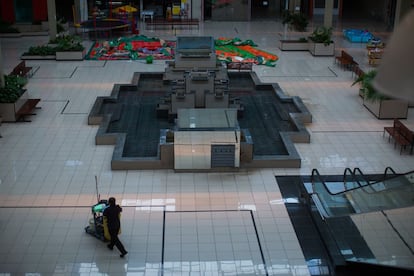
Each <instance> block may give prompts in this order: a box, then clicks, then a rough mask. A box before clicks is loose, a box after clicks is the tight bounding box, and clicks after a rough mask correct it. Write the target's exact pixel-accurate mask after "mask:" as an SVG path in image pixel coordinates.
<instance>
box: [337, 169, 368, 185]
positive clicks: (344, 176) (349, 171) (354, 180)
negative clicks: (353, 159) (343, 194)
mask: <svg viewBox="0 0 414 276" xmlns="http://www.w3.org/2000/svg"><path fill="white" fill-rule="evenodd" d="M347 172H348V173H349V175H350V176H351V177H352V181H353V182H356V183H357V184H358V187H354V188H362V187H365V186H367V185H368V184H369V181H368V180H366V179H365V175H364V174H363V173H362V171H361V170H360V169H359V168H358V167H355V168H354V169H353V170H351V169H350V168H345V170H344V174H343V182H344V191H349V190H351V189H353V188H349V189H348V188H347V185H346V184H347V177H346V176H347ZM356 173H358V174H359V175H361V176H362V178H363V179H364V181H365V183H363V184H361V182H360V180H359V179H358V178H357V177H356Z"/></svg>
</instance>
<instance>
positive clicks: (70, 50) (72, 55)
mask: <svg viewBox="0 0 414 276" xmlns="http://www.w3.org/2000/svg"><path fill="white" fill-rule="evenodd" d="M50 43H56V44H57V46H56V47H55V50H56V60H83V57H84V54H85V53H84V50H85V47H84V46H83V45H82V40H81V38H80V37H79V36H74V35H62V36H58V37H56V39H55V40H54V41H50Z"/></svg>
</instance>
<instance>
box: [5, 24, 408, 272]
mask: <svg viewBox="0 0 414 276" xmlns="http://www.w3.org/2000/svg"><path fill="white" fill-rule="evenodd" d="M345 24H349V26H348V27H353V25H352V23H344V22H340V23H338V25H337V26H336V30H335V31H336V32H335V34H336V36H335V41H336V43H337V46H336V47H337V49H341V48H346V49H348V50H349V52H350V53H351V54H352V55H353V56H354V57H355V58H356V59H357V61H358V62H359V63H360V65H361V66H362V68H363V69H365V70H367V69H369V67H368V61H367V58H366V51H365V49H364V45H362V44H351V43H349V42H347V41H344V40H343V38H342V36H341V30H342V28H345V27H347V26H346V25H345ZM358 26H359V23H358V24H357V27H358ZM383 30H384V29H381V28H379V27H378V25H375V31H377V32H378V34H379V35H381V36H383V38H384V39H386V38H387V37H388V35H389V34H388V33H386V32H384V31H383ZM141 33H143V34H146V35H148V36H158V37H160V38H164V39H171V38H173V37H174V35H188V34H192V35H212V36H214V37H219V36H223V37H239V38H241V39H252V40H253V41H255V42H256V43H257V44H258V45H259V47H260V48H261V49H263V50H266V51H269V52H272V53H275V54H277V55H278V56H279V58H280V60H279V61H278V62H277V65H276V67H265V66H255V67H254V70H255V71H256V72H257V74H258V75H259V77H260V78H261V79H262V81H265V82H277V83H279V85H280V86H281V87H282V89H283V90H284V91H285V93H286V94H289V95H297V96H300V97H301V98H302V99H303V101H304V103H305V104H306V106H307V107H308V109H309V110H310V112H311V113H312V115H313V122H312V124H309V125H307V127H308V130H309V131H310V133H311V143H310V144H296V147H297V149H298V152H299V154H300V155H301V157H302V167H301V168H300V169H279V168H275V169H252V170H242V171H240V172H238V173H175V172H174V171H172V170H157V171H151V170H146V171H111V169H110V160H111V157H112V150H113V146H96V145H95V140H94V139H95V134H96V131H97V128H98V127H97V126H90V125H88V124H87V115H88V113H89V111H90V109H91V107H92V105H93V103H94V101H95V99H96V97H97V96H108V95H109V94H110V92H111V90H112V86H113V84H114V83H129V82H130V81H131V78H132V74H133V72H137V71H141V72H148V71H151V72H162V71H164V68H165V65H164V62H163V61H155V62H154V64H153V65H147V64H145V63H144V62H143V61H108V62H105V61H80V62H56V61H28V62H27V63H28V64H29V65H31V66H33V67H35V70H36V72H35V74H34V76H33V77H32V78H31V79H30V81H29V84H28V85H27V89H28V91H29V92H30V94H31V96H32V97H39V98H41V99H42V100H41V102H40V106H41V107H42V109H41V110H39V111H38V112H37V113H38V114H37V115H36V116H33V117H32V122H31V123H16V124H14V123H7V124H6V123H3V125H2V126H1V127H0V130H1V131H0V133H1V134H2V136H3V138H1V139H0V160H1V161H0V202H1V203H0V236H1V238H0V248H1V249H2V250H1V252H0V275H25V274H26V275H257V274H259V275H260V274H261V275H266V274H267V275H309V274H310V272H309V269H308V267H307V264H306V262H305V259H304V255H303V253H302V251H301V248H300V245H299V242H298V239H297V237H296V234H295V231H294V229H293V226H292V223H291V221H290V219H289V216H288V213H287V211H286V208H285V206H284V204H283V199H282V197H281V193H280V191H279V188H278V185H277V183H276V180H275V177H274V176H275V175H309V174H310V173H311V170H312V169H313V168H318V170H319V171H320V172H321V173H322V174H342V172H343V171H344V168H346V167H351V168H353V167H359V168H361V170H362V171H363V172H364V173H367V174H368V173H382V172H383V170H384V168H385V167H387V166H392V167H393V168H395V169H396V170H397V171H398V172H407V171H410V170H413V169H414V166H413V164H414V162H413V161H414V156H413V155H411V156H410V155H407V154H403V155H400V154H399V151H398V150H396V149H394V148H393V146H392V145H391V144H389V143H388V141H387V139H385V138H383V137H382V129H383V127H384V126H386V125H390V124H391V123H392V122H391V120H377V119H376V118H375V117H374V116H373V115H372V114H371V113H369V112H368V111H367V110H366V109H365V108H364V107H363V106H362V102H361V99H360V97H359V96H358V88H357V87H353V86H351V84H352V82H353V78H352V75H351V73H350V72H348V71H343V70H342V69H340V68H339V67H338V66H336V65H335V64H334V59H333V57H312V56H311V55H310V54H309V53H307V52H281V51H280V50H279V49H278V47H277V45H278V44H277V42H278V40H279V39H280V38H281V37H282V36H281V35H280V34H282V33H283V26H282V25H281V24H280V23H279V22H250V23H246V22H205V23H202V24H201V26H200V29H199V30H175V31H171V30H157V31H151V30H143V29H141ZM47 40H48V38H47V37H45V36H39V37H38V36H36V37H23V38H2V39H1V48H2V52H3V68H4V71H5V73H8V72H10V71H11V70H12V68H13V67H14V66H15V65H16V64H17V63H18V62H19V57H20V55H21V54H22V53H23V52H24V51H26V50H27V49H28V47H29V46H33V45H38V44H40V43H44V42H46V41H47ZM86 43H87V42H86ZM404 123H405V124H406V125H407V126H408V127H409V128H411V129H414V110H413V108H410V109H409V115H408V119H407V120H404ZM95 176H97V179H98V183H99V185H98V187H99V193H100V194H101V197H102V198H107V197H109V196H115V197H116V198H117V199H118V201H119V202H120V203H121V204H122V206H123V207H124V212H123V215H122V234H121V236H120V238H121V240H122V241H123V242H124V244H125V246H126V248H127V250H128V251H129V254H128V255H127V256H126V258H124V259H121V258H119V254H118V253H117V252H112V251H109V250H108V249H107V248H106V246H105V244H104V243H103V242H101V241H100V240H98V239H95V238H94V237H92V236H90V235H88V234H86V233H85V231H84V227H85V226H87V225H88V224H89V219H90V218H91V210H90V206H92V205H93V204H94V203H95V202H96V186H95Z"/></svg>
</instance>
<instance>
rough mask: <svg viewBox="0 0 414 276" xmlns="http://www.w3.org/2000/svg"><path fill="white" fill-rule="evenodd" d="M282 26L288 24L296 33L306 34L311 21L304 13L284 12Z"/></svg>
mask: <svg viewBox="0 0 414 276" xmlns="http://www.w3.org/2000/svg"><path fill="white" fill-rule="evenodd" d="M282 24H283V25H285V24H288V26H289V28H290V29H292V30H294V31H297V32H304V31H306V27H308V24H309V21H308V18H307V17H306V15H304V14H303V13H292V12H290V11H284V12H283V14H282Z"/></svg>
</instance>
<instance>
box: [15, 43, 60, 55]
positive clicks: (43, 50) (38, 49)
mask: <svg viewBox="0 0 414 276" xmlns="http://www.w3.org/2000/svg"><path fill="white" fill-rule="evenodd" d="M55 54H56V49H55V47H51V46H48V45H40V46H32V47H30V48H29V50H28V51H27V52H25V53H23V55H24V56H49V55H55Z"/></svg>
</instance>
